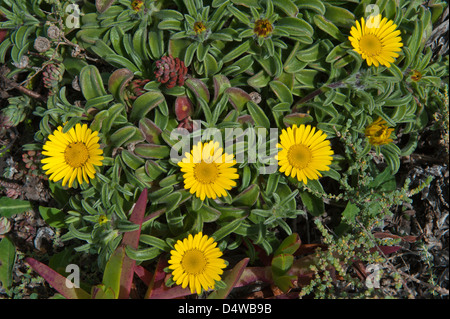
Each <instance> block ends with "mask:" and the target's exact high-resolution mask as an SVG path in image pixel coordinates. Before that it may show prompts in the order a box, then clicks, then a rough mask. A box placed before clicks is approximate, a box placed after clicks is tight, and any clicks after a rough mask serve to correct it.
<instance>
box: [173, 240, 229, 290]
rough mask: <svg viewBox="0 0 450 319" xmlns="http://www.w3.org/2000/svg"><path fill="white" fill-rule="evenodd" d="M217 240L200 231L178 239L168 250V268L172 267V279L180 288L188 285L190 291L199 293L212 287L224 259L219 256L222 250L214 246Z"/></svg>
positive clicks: (221, 272) (220, 271)
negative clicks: (172, 248) (169, 250)
mask: <svg viewBox="0 0 450 319" xmlns="http://www.w3.org/2000/svg"><path fill="white" fill-rule="evenodd" d="M216 246H217V242H215V241H214V239H213V238H208V236H207V235H203V234H202V233H201V232H200V233H198V234H197V235H195V236H192V235H189V236H188V237H187V238H185V239H184V240H183V241H181V240H178V241H177V243H176V244H175V245H174V248H175V249H174V250H172V251H171V252H170V255H171V256H170V260H169V264H170V266H169V269H172V270H173V271H172V275H173V281H175V283H176V284H177V285H181V287H182V288H186V287H187V286H188V285H189V288H190V290H191V293H195V292H196V293H197V294H200V293H201V292H202V288H203V289H204V290H205V291H206V290H208V289H209V288H211V289H214V286H215V282H216V281H219V280H220V275H222V274H223V270H222V269H223V268H225V267H226V264H225V261H224V260H223V259H222V258H220V257H221V256H222V252H221V251H220V249H219V248H217V247H216Z"/></svg>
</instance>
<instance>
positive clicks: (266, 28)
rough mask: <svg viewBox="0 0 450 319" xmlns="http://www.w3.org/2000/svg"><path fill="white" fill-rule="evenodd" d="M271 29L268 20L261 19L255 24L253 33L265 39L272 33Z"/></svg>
mask: <svg viewBox="0 0 450 319" xmlns="http://www.w3.org/2000/svg"><path fill="white" fill-rule="evenodd" d="M272 30H273V27H272V24H271V23H270V21H269V20H267V19H262V20H258V21H256V22H255V28H254V29H253V32H255V33H256V34H257V35H258V36H260V37H267V36H268V35H269V34H270V33H272Z"/></svg>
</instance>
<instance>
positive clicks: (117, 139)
mask: <svg viewBox="0 0 450 319" xmlns="http://www.w3.org/2000/svg"><path fill="white" fill-rule="evenodd" d="M136 131H138V128H137V127H134V126H124V127H122V128H120V129H118V130H117V131H115V132H114V133H113V134H111V137H110V141H111V144H112V145H113V146H114V147H120V146H122V145H123V144H124V143H125V142H127V141H128V140H130V139H131V138H132V137H133V136H134V135H135V134H136Z"/></svg>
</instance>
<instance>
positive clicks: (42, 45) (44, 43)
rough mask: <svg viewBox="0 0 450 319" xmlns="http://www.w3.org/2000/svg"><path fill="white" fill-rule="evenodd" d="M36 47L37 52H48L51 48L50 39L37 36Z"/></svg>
mask: <svg viewBox="0 0 450 319" xmlns="http://www.w3.org/2000/svg"><path fill="white" fill-rule="evenodd" d="M34 48H35V49H36V51H37V52H40V53H42V52H46V51H47V50H48V49H50V40H49V39H47V38H44V37H37V38H36V40H34Z"/></svg>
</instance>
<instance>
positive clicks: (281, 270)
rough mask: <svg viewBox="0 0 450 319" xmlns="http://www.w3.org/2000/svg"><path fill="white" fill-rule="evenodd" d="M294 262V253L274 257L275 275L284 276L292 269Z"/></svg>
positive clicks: (273, 267) (273, 269)
mask: <svg viewBox="0 0 450 319" xmlns="http://www.w3.org/2000/svg"><path fill="white" fill-rule="evenodd" d="M293 262H294V256H293V255H292V254H280V255H276V256H275V257H274V258H273V259H272V267H271V268H272V272H273V274H274V275H278V276H283V275H285V274H286V273H287V272H288V271H289V269H291V267H292V265H293Z"/></svg>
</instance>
